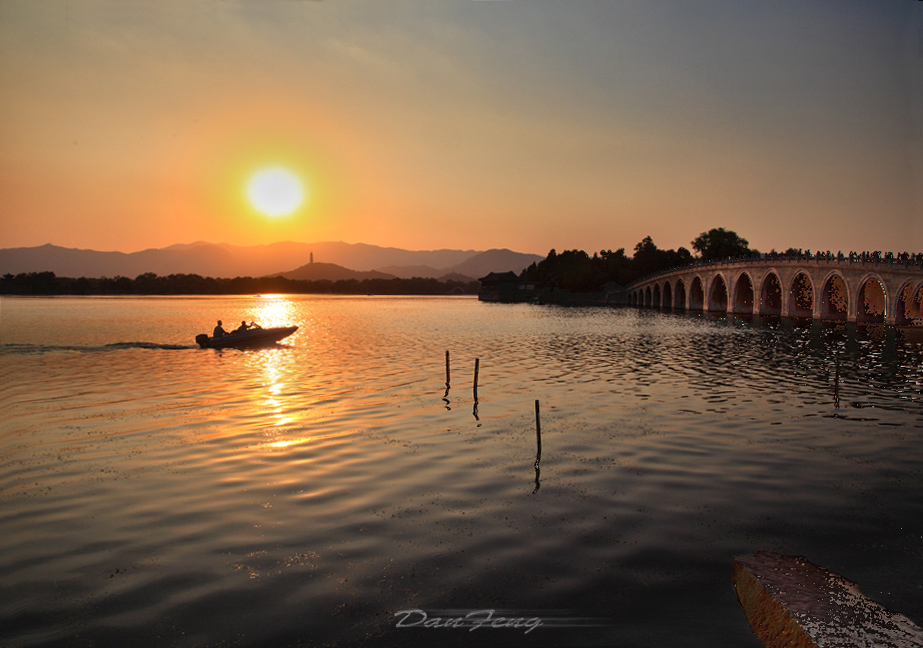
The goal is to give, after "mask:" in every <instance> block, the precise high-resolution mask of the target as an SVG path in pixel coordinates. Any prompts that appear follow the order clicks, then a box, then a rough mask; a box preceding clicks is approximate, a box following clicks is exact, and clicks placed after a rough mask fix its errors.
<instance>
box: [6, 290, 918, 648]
mask: <svg viewBox="0 0 923 648" xmlns="http://www.w3.org/2000/svg"><path fill="white" fill-rule="evenodd" d="M218 318H222V319H224V320H225V322H229V321H234V320H240V319H244V318H246V319H247V320H248V321H249V320H251V319H256V320H258V321H260V322H261V323H262V324H263V326H270V325H280V324H285V323H292V324H297V325H298V326H300V327H301V328H300V329H299V331H298V332H297V333H296V334H295V335H294V336H292V337H291V338H289V339H288V340H286V341H285V343H283V344H281V345H278V346H275V347H273V348H269V349H263V350H252V351H235V350H228V351H214V350H202V349H198V348H195V346H194V344H193V343H192V341H193V338H194V336H195V334H196V333H199V332H207V331H210V330H211V328H212V327H213V326H214V321H215V320H216V319H218ZM447 350H448V351H449V352H450V359H451V374H450V381H449V382H450V384H449V386H448V389H447V386H446V366H445V352H446V351H447ZM475 359H479V361H480V365H479V381H478V389H477V402H475V399H474V392H473V378H474V365H475ZM837 364H838V365H839V385H838V388H837V386H836V384H835V383H836V367H837ZM0 372H2V390H3V391H2V411H3V414H2V419H0V420H2V428H0V574H2V578H0V619H2V623H0V644H2V645H4V646H37V645H57V646H97V645H98V646H297V645H306V646H323V645H341V646H353V645H368V646H379V645H385V646H392V645H393V646H432V645H450V646H451V645H458V646H467V645H474V646H484V645H487V646H492V645H510V646H545V645H570V646H702V647H704V646H709V647H713V646H744V647H747V646H749V647H756V646H758V645H759V644H758V642H757V641H756V640H755V639H754V638H753V636H752V634H751V633H750V630H749V627H748V626H747V623H746V620H745V618H744V614H743V611H742V609H741V608H740V606H739V605H738V603H737V601H736V597H735V594H734V590H733V586H732V583H731V560H732V557H733V556H734V555H735V554H739V553H751V552H753V551H756V550H760V549H767V550H773V551H778V552H782V553H790V554H802V555H805V556H807V557H808V558H809V559H810V560H812V561H813V562H815V563H818V564H820V565H823V566H825V567H827V568H830V569H832V570H834V571H836V572H838V573H840V574H842V575H844V576H846V577H847V578H850V579H852V580H854V581H856V582H857V583H858V584H859V585H860V586H861V587H862V589H863V590H864V591H865V592H866V593H867V594H868V595H870V596H871V597H872V598H875V599H876V600H878V601H880V602H881V603H883V604H885V605H886V606H888V607H891V608H893V609H895V610H897V611H900V612H903V613H905V614H907V615H908V616H910V617H911V618H912V619H914V620H915V621H917V622H918V623H920V622H921V621H923V495H921V492H923V491H921V486H923V344H920V343H918V342H915V341H913V340H910V341H908V340H901V339H899V338H898V337H896V336H895V335H894V334H893V332H891V331H886V330H882V329H870V330H861V329H860V330H858V331H857V330H855V329H851V330H847V329H825V328H822V327H819V326H816V325H810V324H809V325H807V326H804V327H797V326H793V325H792V324H790V323H786V322H782V323H778V322H775V323H773V322H768V323H761V322H752V321H740V320H728V319H715V318H710V317H707V316H687V315H667V314H660V313H654V312H638V311H634V310H609V309H578V308H574V309H561V308H555V307H536V306H527V305H490V304H482V303H478V302H477V301H475V300H473V299H471V298H440V299H430V298H366V297H363V298H316V297H278V296H267V297H240V298H204V299H194V298H142V299H135V298H131V299H118V298H116V299H104V298H85V299H79V298H78V299H70V298H66V299H57V298H56V299H9V298H3V300H2V302H0ZM536 400H539V401H540V416H541V431H542V436H541V440H542V455H541V462H540V464H539V470H538V471H537V470H536V467H535V459H536V450H537V448H536V426H535V405H534V403H535V401H536ZM424 620H425V621H424ZM436 625H438V626H441V627H436ZM446 625H450V626H451V625H456V626H458V627H444V626H446ZM462 626H464V627H462ZM493 626H510V627H493Z"/></svg>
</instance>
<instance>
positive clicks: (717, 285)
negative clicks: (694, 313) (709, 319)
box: [708, 273, 728, 313]
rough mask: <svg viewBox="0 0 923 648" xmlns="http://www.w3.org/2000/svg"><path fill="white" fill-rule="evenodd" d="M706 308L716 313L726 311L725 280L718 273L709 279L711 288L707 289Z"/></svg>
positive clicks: (726, 288) (726, 294)
mask: <svg viewBox="0 0 923 648" xmlns="http://www.w3.org/2000/svg"><path fill="white" fill-rule="evenodd" d="M708 310H709V311H712V312H717V313H726V312H727V310H728V287H727V282H726V281H725V280H724V276H723V275H721V274H720V273H718V274H716V275H715V276H714V278H713V279H712V280H711V290H709V291H708Z"/></svg>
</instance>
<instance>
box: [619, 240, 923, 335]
mask: <svg viewBox="0 0 923 648" xmlns="http://www.w3.org/2000/svg"><path fill="white" fill-rule="evenodd" d="M623 294H624V295H625V297H622V298H621V299H623V300H624V302H623V303H631V304H634V305H637V306H648V307H653V306H656V307H658V308H663V309H668V308H675V309H686V310H689V311H696V310H698V311H706V312H715V311H723V312H728V313H748V312H751V313H753V314H759V315H765V316H771V317H772V316H778V317H795V318H805V319H807V318H811V319H817V320H833V321H844V320H845V321H847V322H856V323H859V324H863V323H875V322H882V323H884V324H886V325H899V326H921V327H923V255H900V256H899V257H893V256H891V255H888V258H886V259H882V257H880V256H877V255H873V256H870V257H867V256H866V255H855V254H850V255H849V256H848V257H845V256H841V255H837V256H835V257H834V256H832V255H820V254H818V255H813V256H808V255H797V256H779V255H763V256H761V257H759V258H748V259H729V260H724V261H716V262H713V263H708V264H702V263H695V264H691V265H689V266H683V267H678V268H674V269H671V270H667V271H664V272H660V273H657V274H654V275H651V276H649V277H644V278H641V279H639V280H637V281H635V282H634V283H632V284H631V285H629V286H628V288H627V291H626V292H625V293H623ZM618 299H619V298H618V297H616V298H615V299H614V300H611V301H613V302H616V301H617V300H618Z"/></svg>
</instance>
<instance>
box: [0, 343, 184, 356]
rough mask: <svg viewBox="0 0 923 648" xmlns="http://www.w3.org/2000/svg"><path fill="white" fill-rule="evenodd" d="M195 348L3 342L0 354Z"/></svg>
mask: <svg viewBox="0 0 923 648" xmlns="http://www.w3.org/2000/svg"><path fill="white" fill-rule="evenodd" d="M195 348H197V347H196V346H195V345H194V344H159V343H157V342H115V343H113V344H105V345H102V346H72V345H46V344H3V345H0V354H12V355H36V354H43V353H60V352H76V353H99V352H104V351H119V350H123V349H162V350H167V351H180V350H186V349H195Z"/></svg>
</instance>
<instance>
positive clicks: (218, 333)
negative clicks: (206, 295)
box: [212, 320, 228, 338]
mask: <svg viewBox="0 0 923 648" xmlns="http://www.w3.org/2000/svg"><path fill="white" fill-rule="evenodd" d="M227 334H228V332H227V331H225V330H224V327H223V326H221V320H218V326H216V327H215V330H214V331H212V337H216V338H218V337H223V336H225V335H227Z"/></svg>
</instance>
